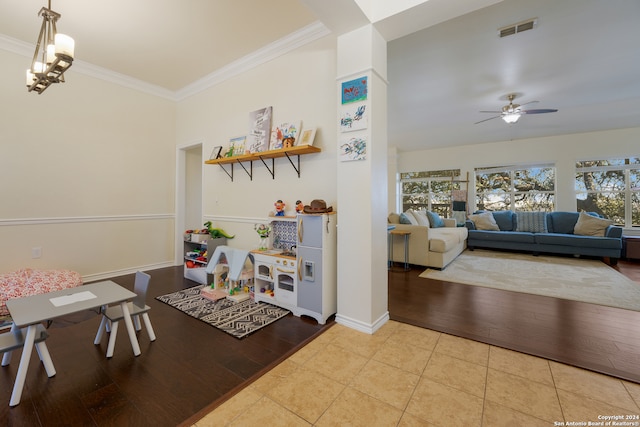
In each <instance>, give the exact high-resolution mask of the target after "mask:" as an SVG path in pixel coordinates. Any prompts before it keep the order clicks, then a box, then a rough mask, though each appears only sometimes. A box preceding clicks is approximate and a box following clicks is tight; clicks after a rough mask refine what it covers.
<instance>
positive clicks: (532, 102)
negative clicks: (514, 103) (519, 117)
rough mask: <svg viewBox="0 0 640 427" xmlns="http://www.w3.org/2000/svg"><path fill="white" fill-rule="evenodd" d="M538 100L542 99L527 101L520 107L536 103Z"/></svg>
mask: <svg viewBox="0 0 640 427" xmlns="http://www.w3.org/2000/svg"><path fill="white" fill-rule="evenodd" d="M536 102H540V101H529V102H525V103H524V104H520V107H524V106H525V105H529V104H534V103H536Z"/></svg>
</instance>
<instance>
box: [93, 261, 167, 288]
mask: <svg viewBox="0 0 640 427" xmlns="http://www.w3.org/2000/svg"><path fill="white" fill-rule="evenodd" d="M174 266H175V264H174V263H173V262H171V261H166V262H163V263H159V264H150V265H141V266H138V267H136V268H126V269H122V270H112V271H105V272H102V273H96V274H88V275H86V276H82V282H83V283H90V282H97V281H99V280H106V279H111V278H113V277H118V276H124V275H126V274H134V273H135V272H136V271H149V270H157V269H159V268H165V267H174Z"/></svg>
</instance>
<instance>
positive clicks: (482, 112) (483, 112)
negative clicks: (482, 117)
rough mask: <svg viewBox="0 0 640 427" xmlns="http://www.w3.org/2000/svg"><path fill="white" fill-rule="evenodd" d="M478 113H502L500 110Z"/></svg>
mask: <svg viewBox="0 0 640 427" xmlns="http://www.w3.org/2000/svg"><path fill="white" fill-rule="evenodd" d="M479 112H480V113H493V114H502V111H479Z"/></svg>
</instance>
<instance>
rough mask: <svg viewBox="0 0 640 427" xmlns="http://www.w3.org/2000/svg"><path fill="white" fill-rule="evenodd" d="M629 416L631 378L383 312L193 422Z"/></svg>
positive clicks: (555, 421) (490, 422) (396, 422)
mask: <svg viewBox="0 0 640 427" xmlns="http://www.w3.org/2000/svg"><path fill="white" fill-rule="evenodd" d="M611 416H621V417H622V418H620V419H617V420H615V421H614V420H613V419H606V418H605V417H611ZM639 416H640V384H636V383H632V382H627V381H621V380H619V379H616V378H612V377H608V376H606V375H601V374H597V373H594V372H590V371H586V370H583V369H578V368H574V367H571V366H567V365H563V364H560V363H556V362H552V361H549V360H546V359H541V358H537V357H533V356H529V355H525V354H521V353H517V352H514V351H510V350H505V349H502V348H499V347H494V346H490V345H487V344H482V343H478V342H475V341H471V340H467V339H463V338H458V337H454V336H451V335H447V334H442V333H439V332H434V331H431V330H428V329H422V328H418V327H414V326H410V325H406V324H403V323H398V322H394V321H389V322H387V323H386V324H385V325H384V326H383V327H382V328H381V329H380V330H379V331H377V332H376V333H375V334H373V335H368V334H364V333H361V332H358V331H355V330H353V329H350V328H347V327H344V326H342V325H338V324H336V325H334V326H333V327H331V328H330V329H329V330H327V331H326V332H325V333H323V334H322V335H320V336H319V337H318V338H316V339H315V340H313V341H312V342H310V343H309V344H307V345H306V346H305V347H303V348H302V349H300V350H299V351H298V352H296V353H295V354H293V355H292V356H291V357H289V358H288V359H287V360H285V361H284V362H282V363H281V364H279V365H278V366H276V367H275V368H274V369H272V370H271V371H269V372H268V373H266V374H265V375H263V376H262V377H260V378H259V379H258V380H257V381H255V382H254V383H252V384H251V385H249V386H248V387H246V388H245V389H243V390H242V391H241V392H239V393H238V394H236V395H235V396H234V397H232V398H231V399H230V400H228V401H227V402H225V403H224V404H222V405H221V406H219V407H218V408H216V409H215V410H214V411H213V412H211V413H209V414H208V415H207V416H206V417H204V418H203V419H202V420H200V421H198V422H197V424H196V426H197V427H205V426H223V425H224V426H267V425H268V426H310V425H313V426H332V427H333V426H347V425H349V426H366V427H369V426H403V427H408V426H465V427H467V426H485V427H486V426H491V427H493V426H561V425H635V426H640V418H638V417H639ZM607 421H614V422H612V423H610V424H607ZM598 422H602V424H596V423H598ZM615 422H622V424H615ZM572 423H574V424H572ZM589 423H591V424H589ZM624 423H628V424H624Z"/></svg>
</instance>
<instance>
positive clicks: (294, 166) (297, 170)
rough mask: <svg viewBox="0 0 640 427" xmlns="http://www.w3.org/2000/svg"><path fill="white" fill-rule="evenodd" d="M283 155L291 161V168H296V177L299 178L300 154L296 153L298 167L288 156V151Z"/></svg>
mask: <svg viewBox="0 0 640 427" xmlns="http://www.w3.org/2000/svg"><path fill="white" fill-rule="evenodd" d="M284 155H285V156H287V159H289V163H291V166H293V168H294V169H295V170H296V172H297V173H298V178H300V154H298V156H297V157H298V167H296V165H295V164H293V160H291V156H289V153H284Z"/></svg>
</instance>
